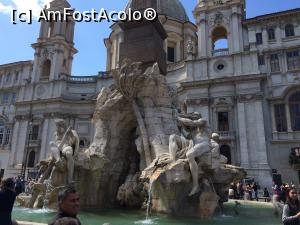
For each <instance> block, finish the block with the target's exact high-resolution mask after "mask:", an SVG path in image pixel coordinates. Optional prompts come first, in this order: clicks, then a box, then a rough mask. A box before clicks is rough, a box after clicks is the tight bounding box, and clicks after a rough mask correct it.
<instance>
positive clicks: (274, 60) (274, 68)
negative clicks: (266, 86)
mask: <svg viewBox="0 0 300 225" xmlns="http://www.w3.org/2000/svg"><path fill="white" fill-rule="evenodd" d="M270 65H271V72H279V71H280V65H279V57H278V54H271V55H270Z"/></svg>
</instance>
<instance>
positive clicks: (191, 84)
mask: <svg viewBox="0 0 300 225" xmlns="http://www.w3.org/2000/svg"><path fill="white" fill-rule="evenodd" d="M265 79H267V75H266V74H253V75H240V76H232V77H223V78H216V79H208V80H197V81H186V82H181V83H180V87H179V89H178V92H180V91H183V90H186V89H189V88H199V87H203V86H205V87H209V86H210V85H215V84H220V83H231V84H237V83H244V82H248V81H261V80H265Z"/></svg>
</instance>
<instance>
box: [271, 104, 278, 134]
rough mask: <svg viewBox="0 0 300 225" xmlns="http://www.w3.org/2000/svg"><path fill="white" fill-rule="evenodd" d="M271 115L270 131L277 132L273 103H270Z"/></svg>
mask: <svg viewBox="0 0 300 225" xmlns="http://www.w3.org/2000/svg"><path fill="white" fill-rule="evenodd" d="M271 116H272V118H271V119H272V132H277V128H276V119H275V107H274V104H271Z"/></svg>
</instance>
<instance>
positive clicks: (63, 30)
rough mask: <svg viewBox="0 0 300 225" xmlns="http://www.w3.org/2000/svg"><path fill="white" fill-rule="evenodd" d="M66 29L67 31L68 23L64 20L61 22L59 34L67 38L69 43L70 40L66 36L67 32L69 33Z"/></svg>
mask: <svg viewBox="0 0 300 225" xmlns="http://www.w3.org/2000/svg"><path fill="white" fill-rule="evenodd" d="M66 29H67V21H65V20H64V21H62V22H61V26H60V30H59V34H60V35H62V36H64V37H65V38H66V40H67V41H69V39H68V38H67V35H66V31H67V30H66Z"/></svg>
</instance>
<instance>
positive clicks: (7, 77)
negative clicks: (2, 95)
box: [5, 73, 11, 83]
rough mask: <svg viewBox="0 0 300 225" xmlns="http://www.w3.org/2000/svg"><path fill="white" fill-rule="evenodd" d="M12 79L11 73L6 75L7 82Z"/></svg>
mask: <svg viewBox="0 0 300 225" xmlns="http://www.w3.org/2000/svg"><path fill="white" fill-rule="evenodd" d="M10 81H11V74H10V73H9V74H7V75H6V77H5V82H6V83H9V82H10Z"/></svg>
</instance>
